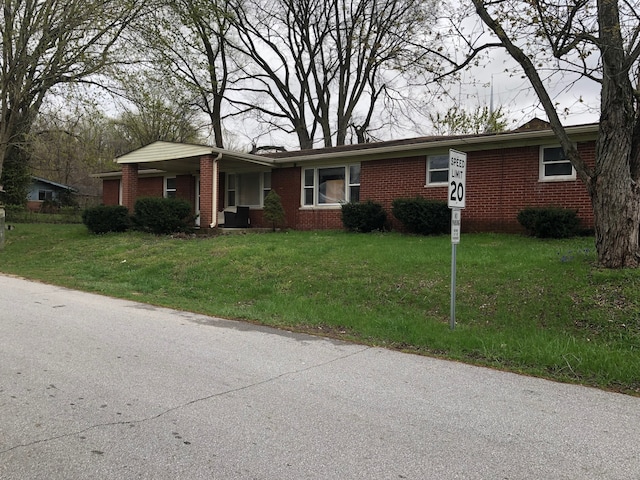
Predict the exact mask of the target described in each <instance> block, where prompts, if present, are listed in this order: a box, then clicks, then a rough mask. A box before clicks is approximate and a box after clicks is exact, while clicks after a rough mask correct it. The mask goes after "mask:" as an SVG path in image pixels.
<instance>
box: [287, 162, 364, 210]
mask: <svg viewBox="0 0 640 480" xmlns="http://www.w3.org/2000/svg"><path fill="white" fill-rule="evenodd" d="M352 167H358V169H359V170H360V174H362V165H361V164H360V163H349V164H346V165H345V164H342V165H318V166H313V167H303V168H302V169H301V180H302V181H301V184H302V188H301V192H300V206H301V208H330V209H331V208H333V209H335V208H341V207H342V205H343V204H344V203H349V202H350V201H351V189H352V188H353V187H358V191H359V189H360V185H361V181H360V182H358V183H354V182H352V179H351V168H352ZM327 168H342V169H343V170H344V189H345V191H344V199H345V200H344V202H337V203H319V202H318V195H319V189H320V185H319V176H320V173H319V171H320V170H323V169H327ZM307 171H312V172H313V185H306V183H305V180H306V172H307ZM308 190H312V191H313V195H312V199H313V203H312V204H308V203H305V200H306V195H305V192H306V191H308ZM358 196H359V195H358Z"/></svg>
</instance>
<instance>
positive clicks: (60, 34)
mask: <svg viewBox="0 0 640 480" xmlns="http://www.w3.org/2000/svg"><path fill="white" fill-rule="evenodd" d="M144 6H145V2H140V1H136V2H133V1H130V0H64V1H61V0H29V1H23V0H5V1H4V2H3V4H2V9H0V35H1V36H2V45H1V46H0V49H1V50H2V56H1V58H0V173H2V168H3V164H4V161H5V159H6V158H7V157H8V155H10V151H11V149H13V148H22V149H23V150H24V147H25V145H24V143H25V141H26V140H27V136H28V135H29V133H30V131H31V127H32V125H33V122H34V120H35V118H36V115H37V113H38V112H39V110H40V108H41V106H42V104H43V102H44V100H45V97H46V96H47V95H48V94H49V93H50V92H51V91H52V90H53V89H54V88H55V87H57V86H62V85H65V84H71V83H74V82H97V81H98V79H97V77H96V75H98V74H99V73H101V72H104V71H105V68H106V67H108V66H110V65H113V64H114V62H116V57H115V56H114V53H116V46H117V45H118V40H119V38H120V37H121V35H122V34H123V32H124V31H125V29H126V28H127V27H128V26H129V24H130V22H131V21H132V19H133V18H135V17H136V16H137V15H139V14H140V12H141V11H142V9H143V8H144Z"/></svg>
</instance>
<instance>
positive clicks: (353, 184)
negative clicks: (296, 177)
mask: <svg viewBox="0 0 640 480" xmlns="http://www.w3.org/2000/svg"><path fill="white" fill-rule="evenodd" d="M302 176H303V182H302V184H303V187H302V188H303V192H302V204H303V205H304V206H309V207H311V206H317V205H340V204H342V203H346V202H358V201H360V165H359V164H356V165H349V166H340V167H317V168H305V169H304V170H303V171H302Z"/></svg>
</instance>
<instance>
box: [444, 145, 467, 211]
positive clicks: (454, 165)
mask: <svg viewBox="0 0 640 480" xmlns="http://www.w3.org/2000/svg"><path fill="white" fill-rule="evenodd" d="M466 176H467V154H466V153H464V152H458V151H457V150H449V195H448V200H447V203H448V206H449V208H464V207H465V200H466V198H465V193H466V192H465V190H466V185H465V182H466Z"/></svg>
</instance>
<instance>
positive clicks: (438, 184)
mask: <svg viewBox="0 0 640 480" xmlns="http://www.w3.org/2000/svg"><path fill="white" fill-rule="evenodd" d="M436 158H446V159H447V168H431V160H432V159H436ZM431 172H447V178H445V179H444V180H443V181H441V182H432V181H431V175H430V173H431ZM448 177H449V154H448V153H440V154H437V155H427V178H426V182H425V187H442V186H445V185H447V184H448Z"/></svg>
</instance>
